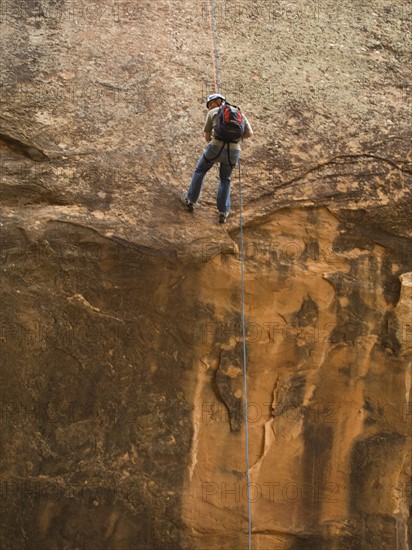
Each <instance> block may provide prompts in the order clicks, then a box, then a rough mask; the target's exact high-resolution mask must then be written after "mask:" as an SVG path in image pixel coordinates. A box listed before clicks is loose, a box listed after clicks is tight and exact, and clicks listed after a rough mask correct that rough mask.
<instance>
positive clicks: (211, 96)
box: [206, 94, 226, 107]
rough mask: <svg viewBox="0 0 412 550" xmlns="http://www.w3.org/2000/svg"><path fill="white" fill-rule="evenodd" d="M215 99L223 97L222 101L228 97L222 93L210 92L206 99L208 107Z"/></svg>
mask: <svg viewBox="0 0 412 550" xmlns="http://www.w3.org/2000/svg"><path fill="white" fill-rule="evenodd" d="M214 99H221V100H222V101H226V99H225V98H224V97H223V96H222V95H220V94H210V95H209V96H207V99H206V107H209V103H210V102H211V101H213V100H214Z"/></svg>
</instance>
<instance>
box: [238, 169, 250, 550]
mask: <svg viewBox="0 0 412 550" xmlns="http://www.w3.org/2000/svg"><path fill="white" fill-rule="evenodd" d="M239 227H240V237H239V249H240V265H241V272H242V277H241V279H242V343H243V395H244V403H245V432H246V443H245V447H246V478H247V516H248V549H249V550H251V548H252V510H251V498H250V467H249V418H248V412H249V406H248V397H247V355H246V326H245V325H246V323H245V256H244V251H243V219H242V179H241V169H240V159H239Z"/></svg>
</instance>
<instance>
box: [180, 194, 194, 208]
mask: <svg viewBox="0 0 412 550" xmlns="http://www.w3.org/2000/svg"><path fill="white" fill-rule="evenodd" d="M180 200H181V201H182V203H183V204H184V205H185V206H186V208H187V210H189V212H193V210H194V208H195V205H194V204H193V202H190V200H189V199H188V198H187V195H186V193H183V195H182V196H181V197H180Z"/></svg>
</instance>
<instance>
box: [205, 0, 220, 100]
mask: <svg viewBox="0 0 412 550" xmlns="http://www.w3.org/2000/svg"><path fill="white" fill-rule="evenodd" d="M207 6H208V9H209V27H210V40H211V42H212V61H213V80H214V84H215V92H216V93H219V92H220V82H219V67H218V57H217V43H216V25H215V11H214V4H213V0H209V2H208V3H207Z"/></svg>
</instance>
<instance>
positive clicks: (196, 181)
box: [187, 144, 240, 212]
mask: <svg viewBox="0 0 412 550" xmlns="http://www.w3.org/2000/svg"><path fill="white" fill-rule="evenodd" d="M227 147H228V146H227V145H225V146H224V148H223V149H222V151H221V153H220V154H219V151H220V147H219V146H216V145H211V144H209V145H208V146H207V147H206V149H205V151H204V152H203V155H202V156H201V157H200V159H199V162H198V163H197V166H196V169H195V171H194V172H193V176H192V181H191V183H190V187H189V190H188V192H187V198H188V199H189V200H190V202H192V203H193V204H196V203H197V201H198V200H199V196H200V193H201V191H202V185H203V180H204V178H205V175H206V173H207V172H208V171H209V170H210V169H211V168H212V166H213V165H214V164H216V162H219V163H220V168H219V178H220V179H219V186H218V189H217V197H216V198H217V209H218V210H219V212H229V210H230V176H231V174H232V170H233V168H234V167H235V166H236V164H237V162H238V160H239V157H240V150H239V149H229V158H230V162H229V158H228V150H227ZM210 159H212V160H210Z"/></svg>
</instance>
